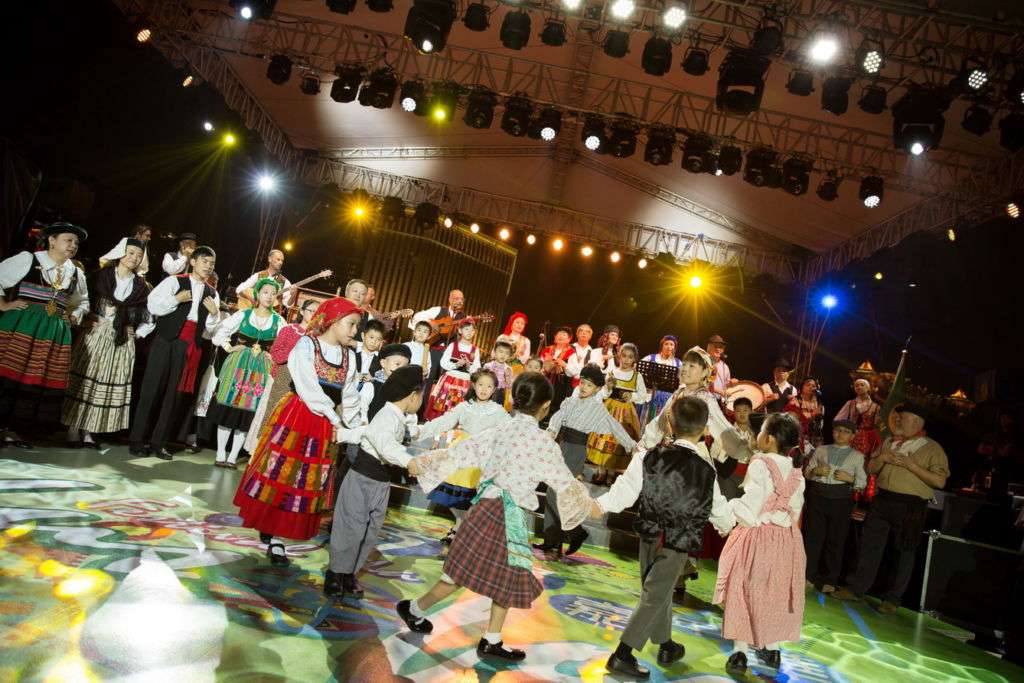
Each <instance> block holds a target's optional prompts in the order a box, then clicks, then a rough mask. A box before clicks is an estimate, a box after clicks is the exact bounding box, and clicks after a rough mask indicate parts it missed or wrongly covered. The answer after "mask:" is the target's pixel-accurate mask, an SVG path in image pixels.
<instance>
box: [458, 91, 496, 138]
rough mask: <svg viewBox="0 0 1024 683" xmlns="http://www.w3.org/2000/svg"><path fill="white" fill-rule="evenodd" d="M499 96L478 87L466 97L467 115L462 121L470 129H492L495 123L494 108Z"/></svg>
mask: <svg viewBox="0 0 1024 683" xmlns="http://www.w3.org/2000/svg"><path fill="white" fill-rule="evenodd" d="M497 104H498V96H497V95H495V94H494V93H493V92H491V91H490V90H488V89H487V88H485V87H483V86H477V87H476V88H474V89H473V90H472V91H470V93H469V95H468V96H467V97H466V114H465V115H464V116H463V117H462V120H463V121H465V122H466V125H467V126H469V127H470V128H477V129H479V130H483V129H485V128H490V127H491V123H492V122H493V121H494V107H495V105H497Z"/></svg>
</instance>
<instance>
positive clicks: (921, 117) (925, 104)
mask: <svg viewBox="0 0 1024 683" xmlns="http://www.w3.org/2000/svg"><path fill="white" fill-rule="evenodd" d="M949 102H950V100H949V97H948V95H946V94H945V93H944V92H941V91H939V90H936V89H925V88H909V89H907V91H906V92H905V93H904V94H903V97H901V98H900V99H899V100H898V101H897V102H896V103H895V104H893V105H892V135H893V143H894V144H895V146H896V147H898V148H901V149H903V150H906V151H908V152H912V153H916V154H920V153H922V152H924V151H926V150H929V149H933V148H935V147H938V146H939V142H940V141H941V140H942V131H943V129H944V128H945V125H946V120H945V118H943V116H942V113H943V112H944V111H946V108H947V107H949ZM915 143H917V144H918V145H920V148H919V151H918V152H913V149H914V148H915Z"/></svg>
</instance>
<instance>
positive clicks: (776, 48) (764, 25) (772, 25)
mask: <svg viewBox="0 0 1024 683" xmlns="http://www.w3.org/2000/svg"><path fill="white" fill-rule="evenodd" d="M784 36H785V33H784V32H783V26H782V22H781V21H779V19H778V18H777V17H776V16H775V14H774V13H772V12H766V13H765V15H764V17H763V18H762V19H761V23H760V25H759V26H758V27H757V30H756V31H754V36H753V38H752V39H751V41H750V49H751V50H753V51H754V52H756V53H757V54H759V55H763V56H765V57H767V56H769V55H774V54H780V53H781V52H782V46H783V38H784Z"/></svg>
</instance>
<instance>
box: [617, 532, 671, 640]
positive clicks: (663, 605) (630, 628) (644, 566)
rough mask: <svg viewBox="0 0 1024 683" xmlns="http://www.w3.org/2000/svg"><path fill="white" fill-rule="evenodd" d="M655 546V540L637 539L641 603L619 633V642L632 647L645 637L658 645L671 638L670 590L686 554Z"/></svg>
mask: <svg viewBox="0 0 1024 683" xmlns="http://www.w3.org/2000/svg"><path fill="white" fill-rule="evenodd" d="M656 547H657V543H656V541H655V540H650V541H648V540H646V539H640V577H641V581H642V589H641V591H640V602H639V603H637V606H636V609H635V610H633V616H631V617H630V618H629V623H627V624H626V630H624V631H623V632H622V642H623V643H625V644H626V645H628V646H629V647H631V648H633V649H634V650H643V649H644V646H645V645H647V641H648V640H650V641H651V642H652V643H654V644H656V645H661V644H662V643H665V642H668V641H669V640H671V639H672V591H673V590H674V589H675V585H676V579H678V578H679V571H680V570H681V569H682V568H683V565H684V564H686V557H687V555H686V553H681V552H678V551H676V550H672V549H671V548H660V549H657V550H656V549H655V548H656Z"/></svg>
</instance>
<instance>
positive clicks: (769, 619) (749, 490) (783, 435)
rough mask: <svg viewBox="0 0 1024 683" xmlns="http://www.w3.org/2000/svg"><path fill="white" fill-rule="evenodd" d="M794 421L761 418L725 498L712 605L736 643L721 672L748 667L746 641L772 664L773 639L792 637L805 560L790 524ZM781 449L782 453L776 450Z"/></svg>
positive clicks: (797, 480) (796, 503) (798, 503)
mask: <svg viewBox="0 0 1024 683" xmlns="http://www.w3.org/2000/svg"><path fill="white" fill-rule="evenodd" d="M799 442H800V425H799V423H798V422H797V419H796V418H795V417H794V416H792V415H790V414H788V413H773V414H771V415H769V416H768V418H767V419H766V420H765V421H764V425H763V426H762V427H761V433H760V434H759V435H758V437H757V448H758V452H757V453H755V454H754V456H753V457H752V458H751V460H750V463H749V464H748V466H747V475H746V477H745V478H744V480H743V496H741V497H740V498H734V499H733V500H730V501H729V506H730V507H731V508H732V511H733V513H734V514H735V515H736V520H737V523H738V525H737V526H736V528H735V529H733V530H732V532H731V533H730V534H729V540H728V541H726V543H725V548H724V549H723V550H722V557H721V559H720V560H719V561H718V582H717V584H716V586H715V597H714V602H715V603H716V604H721V605H723V607H724V609H725V617H724V619H723V620H722V637H723V638H726V639H729V640H733V641H735V643H734V652H733V653H732V655H731V656H730V657H729V661H728V663H727V664H726V670H727V671H728V672H730V673H740V672H743V671H745V670H746V668H747V655H746V649H747V645H748V644H750V645H753V646H754V647H755V648H756V654H757V657H758V659H760V660H761V661H762V662H764V663H765V664H767V665H768V666H771V667H773V668H776V669H777V668H779V665H780V664H781V662H782V654H781V652H780V650H779V642H780V641H783V640H799V639H800V625H801V624H802V623H803V619H804V572H805V568H806V565H807V557H806V555H805V554H804V544H803V538H802V537H801V535H800V528H799V527H798V526H797V521H798V520H799V519H800V509H801V508H802V507H803V504H804V477H803V472H802V471H801V463H800V462H794V458H797V459H799V458H801V454H800V453H801V452H800V449H799ZM783 454H785V455H783Z"/></svg>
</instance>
